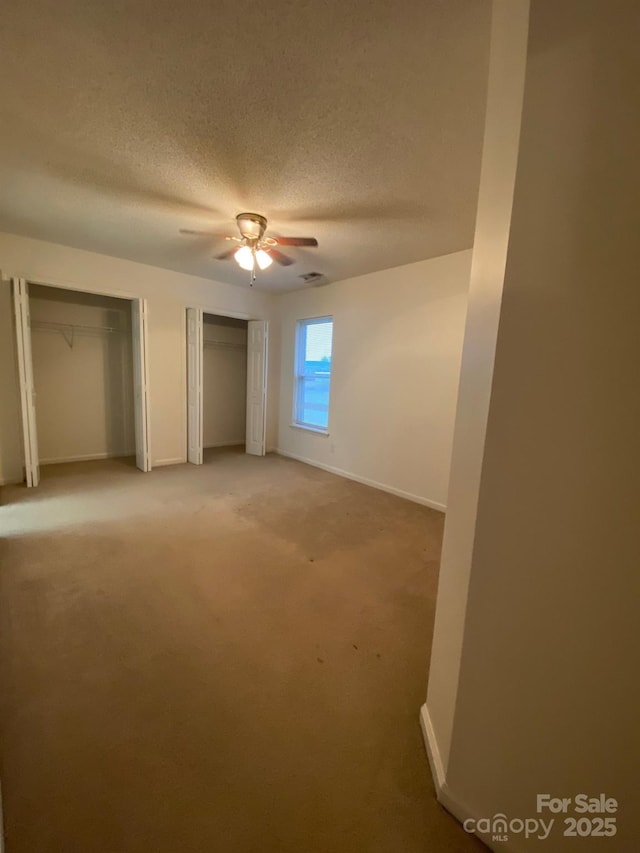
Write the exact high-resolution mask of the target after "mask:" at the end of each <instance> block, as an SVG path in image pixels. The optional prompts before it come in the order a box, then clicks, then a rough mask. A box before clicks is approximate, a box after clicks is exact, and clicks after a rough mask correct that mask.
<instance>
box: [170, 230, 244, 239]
mask: <svg viewBox="0 0 640 853" xmlns="http://www.w3.org/2000/svg"><path fill="white" fill-rule="evenodd" d="M180 233H181V234H189V235H190V236H193V237H219V238H220V239H221V240H235V239H236V238H235V237H228V236H227V235H226V234H216V233H215V231H192V230H191V228H181V229H180Z"/></svg>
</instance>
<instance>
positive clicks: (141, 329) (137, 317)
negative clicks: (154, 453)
mask: <svg viewBox="0 0 640 853" xmlns="http://www.w3.org/2000/svg"><path fill="white" fill-rule="evenodd" d="M131 327H132V343H133V394H134V416H135V428H136V465H137V466H138V468H139V469H140V470H141V471H150V470H151V451H150V439H149V432H150V431H149V358H148V339H147V338H148V336H147V301H146V299H133V300H132V301H131Z"/></svg>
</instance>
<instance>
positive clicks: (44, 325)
mask: <svg viewBox="0 0 640 853" xmlns="http://www.w3.org/2000/svg"><path fill="white" fill-rule="evenodd" d="M31 328H32V329H33V330H35V331H43V332H60V334H61V335H62V337H63V338H64V339H65V341H66V342H67V344H68V345H69V348H70V349H72V348H73V341H74V338H75V336H76V334H79V335H94V334H102V333H103V332H104V333H106V334H120V333H122V332H124V331H127V330H125V329H118V328H116V327H115V326H84V325H82V324H81V323H53V322H48V321H46V320H34V321H33V322H32V323H31Z"/></svg>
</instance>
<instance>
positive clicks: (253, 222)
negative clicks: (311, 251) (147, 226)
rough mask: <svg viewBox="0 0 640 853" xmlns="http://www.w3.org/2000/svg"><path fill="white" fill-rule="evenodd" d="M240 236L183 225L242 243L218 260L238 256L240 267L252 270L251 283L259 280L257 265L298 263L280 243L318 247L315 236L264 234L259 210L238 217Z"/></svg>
mask: <svg viewBox="0 0 640 853" xmlns="http://www.w3.org/2000/svg"><path fill="white" fill-rule="evenodd" d="M236 222H237V224H238V230H239V231H240V236H239V237H230V236H228V235H226V234H216V233H215V232H211V231H192V230H190V229H188V228H181V229H180V233H181V234H193V235H196V236H206V237H219V238H220V239H224V240H232V241H233V242H234V243H237V244H239V245H235V246H232V247H231V248H230V249H227V251H226V252H222V254H220V255H215V259H216V260H217V261H226V260H228V259H229V258H231V257H233V258H235V260H236V262H237V264H238V266H240V267H241V268H242V269H243V270H247V271H248V272H250V273H251V280H250V284H251V285H253V282H254V281H255V280H256V268H258V269H261V270H266V269H267V267H269V266H271V264H272V263H273V261H276V263H278V264H281V265H282V266H283V267H288V266H289V265H290V264H293V263H295V261H294V260H293V258H290V257H289V256H288V255H285V254H284V252H281V251H280V249H279V248H278V247H279V246H317V245H318V241H317V240H316V238H315V237H265V236H264V232H265V231H266V230H267V218H266V216H261V215H260V214H259V213H239V214H238V215H237V216H236Z"/></svg>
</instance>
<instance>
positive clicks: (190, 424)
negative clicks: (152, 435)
mask: <svg viewBox="0 0 640 853" xmlns="http://www.w3.org/2000/svg"><path fill="white" fill-rule="evenodd" d="M202 361H203V352H202V310H201V309H200V308H187V459H188V460H189V462H191V463H193V464H194V465H202V458H203V449H202V448H203V405H202Z"/></svg>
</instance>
